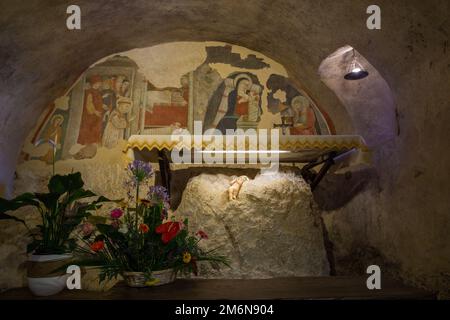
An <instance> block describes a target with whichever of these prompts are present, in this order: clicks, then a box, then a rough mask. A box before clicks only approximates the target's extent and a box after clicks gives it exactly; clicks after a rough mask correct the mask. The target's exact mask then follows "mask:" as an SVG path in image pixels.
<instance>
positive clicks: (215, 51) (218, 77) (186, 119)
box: [22, 44, 334, 163]
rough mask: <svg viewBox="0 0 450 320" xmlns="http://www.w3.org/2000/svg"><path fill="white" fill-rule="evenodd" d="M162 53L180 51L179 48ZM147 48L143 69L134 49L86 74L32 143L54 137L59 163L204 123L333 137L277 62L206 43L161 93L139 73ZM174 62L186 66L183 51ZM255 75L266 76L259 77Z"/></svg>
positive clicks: (53, 108)
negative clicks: (136, 137) (135, 137)
mask: <svg viewBox="0 0 450 320" xmlns="http://www.w3.org/2000/svg"><path fill="white" fill-rule="evenodd" d="M163 47H164V46H163ZM165 47H167V49H165V50H177V45H176V44H171V45H166V46H165ZM162 49H164V48H162ZM146 50H147V51H149V52H151V51H152V48H148V49H140V50H139V62H140V63H141V64H144V65H143V66H142V67H139V65H138V64H137V63H136V61H134V60H133V58H132V57H133V55H135V54H136V53H134V52H133V51H131V52H130V53H129V54H128V55H127V53H126V52H125V53H121V54H117V55H113V56H111V57H108V58H106V59H104V61H102V62H100V63H97V64H95V65H93V66H92V67H91V68H89V69H88V70H87V71H86V72H85V73H83V75H82V76H81V77H80V79H79V80H78V81H77V83H75V84H74V86H73V87H72V88H70V90H69V91H68V92H67V94H66V95H65V96H63V97H59V98H58V99H57V100H56V101H55V103H53V104H52V105H50V106H49V108H48V110H47V111H46V114H45V116H44V117H43V118H42V120H41V122H40V123H39V125H38V127H37V128H36V130H35V132H34V135H33V137H32V138H31V140H30V141H29V143H30V145H32V144H35V143H36V141H38V140H40V139H55V137H57V139H58V148H57V153H56V159H57V160H62V159H76V160H82V159H92V158H94V157H95V155H96V154H97V151H98V150H99V149H100V148H106V149H114V148H117V147H118V146H119V145H120V146H122V145H123V142H124V141H127V140H128V138H129V137H130V136H132V135H158V134H171V133H172V132H173V131H174V130H177V129H188V130H192V129H193V122H194V121H202V123H203V128H204V130H207V129H211V128H212V129H218V130H220V132H222V133H224V134H225V131H226V130H227V129H233V130H236V129H248V128H253V129H258V128H265V129H271V128H277V127H280V128H282V129H283V130H282V134H283V135H330V134H334V126H333V122H332V120H331V119H330V117H329V116H328V115H327V114H326V112H325V111H324V110H323V109H322V108H320V106H318V105H317V104H316V103H315V102H314V100H312V98H310V97H309V96H308V95H307V94H306V93H305V92H303V91H301V90H299V89H297V88H295V86H294V85H293V84H291V83H290V81H289V78H288V77H286V71H285V70H284V69H283V68H282V67H281V66H279V65H278V64H274V66H273V67H272V66H271V65H270V64H269V63H266V62H264V60H265V59H264V58H261V57H257V56H256V55H255V54H250V55H248V56H247V57H246V59H242V58H241V56H240V54H238V53H234V52H233V47H232V46H231V45H227V44H223V45H217V44H216V45H206V44H205V45H204V48H203V50H204V52H206V57H205V60H204V61H203V62H201V63H200V64H199V65H198V66H196V68H195V69H193V70H191V71H189V72H187V73H185V74H176V71H175V70H171V72H172V73H174V75H173V76H174V77H175V76H177V77H178V80H179V82H178V83H170V85H171V86H167V87H158V86H156V85H155V84H154V83H152V82H151V79H152V76H154V75H152V74H145V73H144V71H143V70H146V69H145V67H146V66H145V64H153V63H155V62H153V61H151V60H146V59H145V52H146ZM160 50H161V49H160ZM198 50H200V49H198ZM180 52H181V51H180ZM203 55H205V54H203ZM200 57H202V55H201V54H200V53H199V58H200ZM175 58H178V59H179V60H183V57H182V54H181V53H180V54H179V56H175ZM198 60H199V61H200V59H198ZM266 60H267V59H266ZM174 65H176V63H174ZM165 67H166V68H170V67H171V66H170V64H168V65H167V66H165ZM215 68H218V69H219V70H216V69H215ZM233 69H235V71H233ZM225 70H226V71H225ZM238 70H242V71H238ZM244 70H245V71H244ZM255 71H258V72H255ZM226 72H227V73H226ZM259 73H262V74H263V76H259V78H258V74H259ZM267 75H268V76H267ZM159 77H161V75H159ZM283 121H287V122H288V123H290V124H291V125H290V126H289V127H287V126H286V125H283V123H284V122H283ZM41 149H44V148H41ZM27 151H28V150H27ZM27 151H24V153H23V155H22V156H23V157H24V159H26V160H32V159H33V160H42V161H44V162H47V163H50V162H49V161H51V159H50V158H49V154H51V152H50V153H48V152H47V153H46V154H44V155H39V156H38V155H37V154H36V150H32V148H30V150H29V152H27ZM38 152H39V151H38Z"/></svg>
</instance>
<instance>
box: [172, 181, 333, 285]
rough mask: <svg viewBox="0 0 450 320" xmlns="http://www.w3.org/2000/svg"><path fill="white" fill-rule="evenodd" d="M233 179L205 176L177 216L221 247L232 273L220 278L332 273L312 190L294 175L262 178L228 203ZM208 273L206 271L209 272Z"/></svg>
mask: <svg viewBox="0 0 450 320" xmlns="http://www.w3.org/2000/svg"><path fill="white" fill-rule="evenodd" d="M230 181H231V177H229V176H226V175H221V174H218V175H210V174H201V175H199V176H196V177H194V178H192V179H191V180H190V181H189V183H188V184H187V187H186V189H185V190H184V193H183V197H182V200H181V204H180V206H179V207H178V209H177V214H178V215H182V216H186V217H188V218H189V227H190V230H191V231H196V230H197V229H201V230H204V231H205V232H206V233H207V234H208V235H209V239H208V240H206V241H204V242H203V244H204V246H205V248H206V249H212V248H215V247H220V252H221V253H223V254H225V255H227V256H228V257H229V258H230V259H231V262H232V269H223V270H221V271H215V270H208V272H207V273H206V274H203V276H206V277H218V278H270V277H283V276H323V275H329V264H328V261H327V258H326V252H325V247H324V243H323V234H322V228H321V224H320V222H319V220H318V219H319V217H318V216H317V214H316V212H317V211H316V210H315V203H314V200H313V197H312V193H311V191H310V188H309V186H308V185H307V184H306V183H305V181H304V180H303V179H302V178H300V177H297V176H295V175H294V174H287V173H277V174H275V175H258V176H256V177H255V179H253V180H250V181H248V182H244V184H243V186H242V189H241V191H240V193H239V197H238V198H237V199H236V200H231V201H230V200H228V193H227V189H228V187H229V183H230ZM203 270H204V269H203Z"/></svg>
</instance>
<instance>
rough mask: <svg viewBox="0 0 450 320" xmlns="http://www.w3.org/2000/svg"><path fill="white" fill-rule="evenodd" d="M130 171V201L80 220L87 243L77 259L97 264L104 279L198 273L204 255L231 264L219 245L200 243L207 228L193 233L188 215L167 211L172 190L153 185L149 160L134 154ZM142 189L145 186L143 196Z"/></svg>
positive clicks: (147, 280)
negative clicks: (213, 247) (216, 247)
mask: <svg viewBox="0 0 450 320" xmlns="http://www.w3.org/2000/svg"><path fill="white" fill-rule="evenodd" d="M127 171H128V174H129V178H128V179H127V181H126V182H125V185H126V187H127V190H128V192H127V194H128V201H126V202H122V203H121V204H120V205H119V207H118V208H115V209H113V210H112V211H111V212H110V214H109V217H107V218H101V217H91V218H90V219H87V221H86V222H85V223H84V224H83V225H82V227H81V229H80V231H81V238H82V241H83V244H82V245H81V246H80V247H79V249H78V252H79V253H81V254H82V256H83V259H82V260H81V261H80V262H79V264H81V265H90V266H97V267H98V268H99V269H100V275H99V280H100V282H102V281H104V280H111V279H112V278H116V277H117V276H118V275H122V276H124V277H125V275H126V274H127V273H129V272H132V273H142V274H143V277H141V279H143V280H142V281H144V282H145V283H146V284H147V285H152V284H154V283H155V281H154V278H153V276H152V274H153V273H155V272H156V271H161V270H167V269H171V270H173V272H174V273H178V272H181V273H184V274H190V273H194V274H197V272H198V266H197V263H198V262H200V261H208V262H209V263H210V264H211V265H212V267H214V268H220V267H221V266H222V265H228V260H227V259H226V258H225V257H224V256H221V255H219V254H217V253H216V250H211V251H204V250H203V249H201V247H200V246H199V242H200V241H202V240H205V239H207V238H208V236H207V235H206V233H205V232H203V231H198V232H197V233H196V234H190V233H189V230H188V220H187V219H185V220H184V221H179V220H177V219H176V218H175V216H170V217H169V216H168V215H169V212H170V211H169V208H170V205H169V195H168V192H167V190H166V189H165V188H164V187H162V186H149V183H148V182H149V178H150V177H151V176H152V175H153V169H152V167H151V166H150V165H149V164H147V163H145V162H142V161H137V160H135V161H133V162H132V163H130V164H129V165H128V167H127ZM144 189H145V190H146V191H147V192H146V194H145V197H144V198H141V197H140V195H141V194H142V193H143V192H142V191H144ZM130 204H133V205H132V206H130ZM93 221H95V222H93ZM140 286H142V284H141V285H140Z"/></svg>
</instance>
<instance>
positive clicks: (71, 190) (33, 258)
mask: <svg viewBox="0 0 450 320" xmlns="http://www.w3.org/2000/svg"><path fill="white" fill-rule="evenodd" d="M83 186H84V182H83V180H82V178H81V173H79V172H76V173H71V174H68V175H53V176H52V177H51V178H50V180H49V183H48V192H47V193H24V194H22V195H19V196H18V197H16V198H14V199H11V200H7V199H3V198H0V219H13V220H16V221H19V222H21V223H23V224H24V225H25V227H26V228H27V229H28V231H29V234H30V236H31V237H32V239H33V240H32V242H31V243H30V244H29V245H28V247H27V252H28V253H31V255H30V256H29V259H28V265H27V279H28V286H29V288H30V290H31V291H32V292H33V293H34V294H35V295H38V296H48V295H52V294H56V293H58V292H60V291H61V290H63V289H64V287H65V286H66V280H67V275H66V273H65V270H61V266H63V265H66V264H67V263H68V260H70V259H71V258H72V254H71V253H72V250H73V249H74V248H75V247H76V239H75V238H72V237H71V233H72V231H73V230H74V229H75V228H76V227H77V226H78V225H79V224H80V222H81V221H82V220H83V219H84V218H86V217H87V216H89V215H90V213H89V211H91V210H95V209H98V208H99V207H100V206H101V202H105V201H109V200H108V199H106V198H104V197H97V199H96V200H95V201H93V202H89V203H84V204H80V203H79V202H77V201H78V200H81V199H84V198H90V197H96V195H95V194H94V193H93V192H92V191H89V190H85V189H84V188H83ZM26 206H34V207H35V208H36V209H37V211H38V212H39V214H40V219H41V224H39V225H37V226H36V228H35V229H33V230H30V228H29V227H28V225H27V224H26V223H25V221H23V220H22V219H19V218H16V217H14V216H12V215H9V214H7V213H6V212H9V211H15V210H17V209H19V208H22V207H26Z"/></svg>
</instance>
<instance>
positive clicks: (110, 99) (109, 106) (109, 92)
mask: <svg viewBox="0 0 450 320" xmlns="http://www.w3.org/2000/svg"><path fill="white" fill-rule="evenodd" d="M113 82H114V77H112V78H106V79H104V80H103V89H102V97H103V106H104V108H105V109H106V110H105V114H104V115H103V130H104V129H105V128H106V124H107V123H108V118H109V115H110V114H111V112H112V111H113V110H114V109H115V108H116V103H117V96H116V92H115V91H114V90H113V89H112V88H113Z"/></svg>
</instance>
